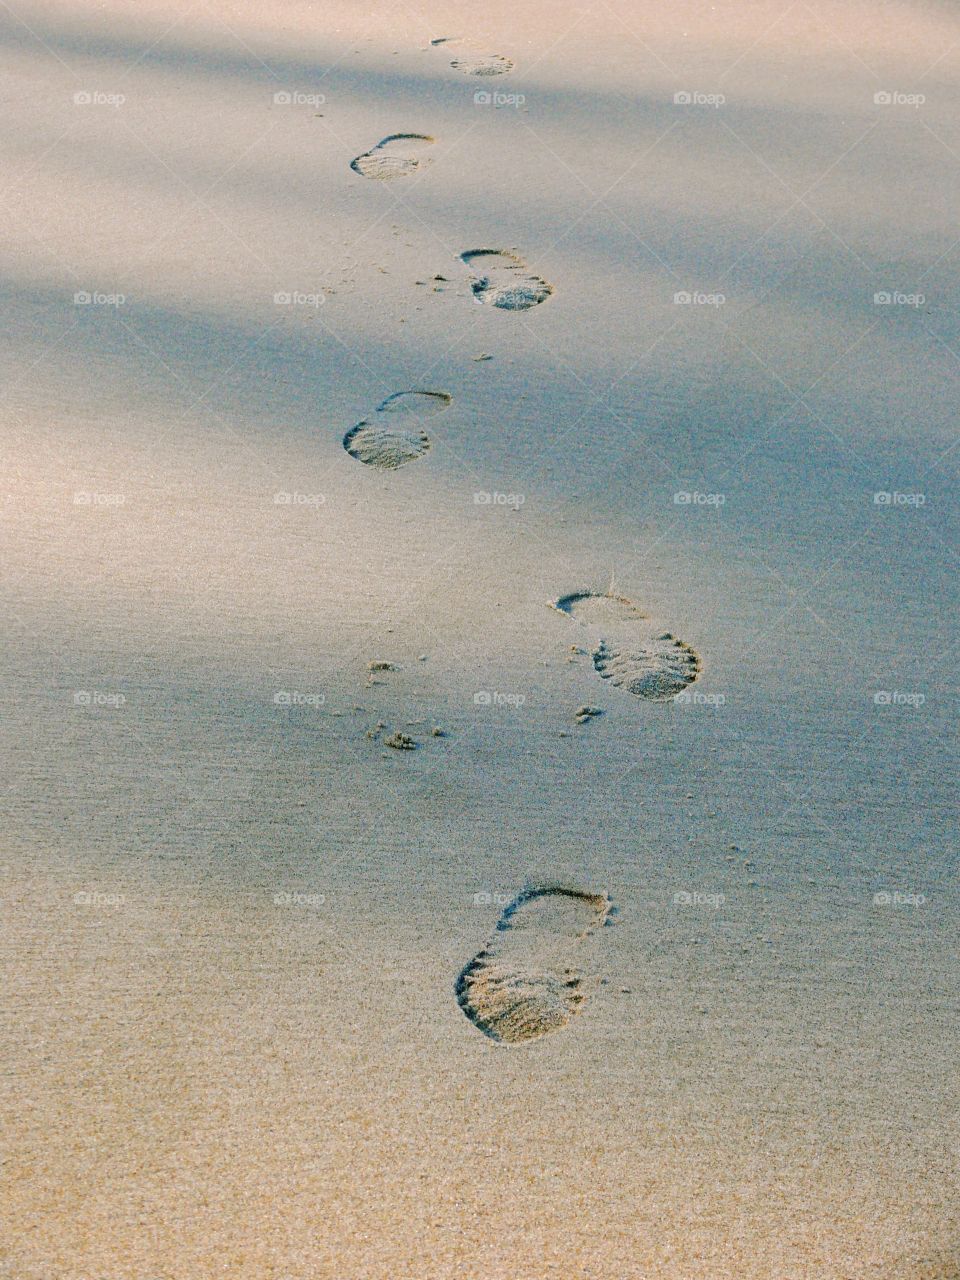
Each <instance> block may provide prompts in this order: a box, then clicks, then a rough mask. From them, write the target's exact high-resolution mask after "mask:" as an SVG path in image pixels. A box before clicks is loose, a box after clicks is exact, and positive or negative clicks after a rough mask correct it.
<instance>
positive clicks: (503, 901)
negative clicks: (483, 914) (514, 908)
mask: <svg viewBox="0 0 960 1280" xmlns="http://www.w3.org/2000/svg"><path fill="white" fill-rule="evenodd" d="M512 901H513V898H511V897H510V895H509V894H508V893H487V892H486V891H485V890H481V892H480V893H475V894H474V895H473V905H474V906H475V907H492V906H493V905H494V904H495V905H496V906H498V907H505V906H507V905H508V903H511V902H512Z"/></svg>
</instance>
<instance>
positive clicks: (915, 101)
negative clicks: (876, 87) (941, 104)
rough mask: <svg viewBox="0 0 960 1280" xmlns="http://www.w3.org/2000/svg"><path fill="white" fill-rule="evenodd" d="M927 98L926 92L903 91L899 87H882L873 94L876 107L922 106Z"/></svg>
mask: <svg viewBox="0 0 960 1280" xmlns="http://www.w3.org/2000/svg"><path fill="white" fill-rule="evenodd" d="M926 100H927V98H926V94H923V93H901V91H900V90H899V89H881V90H880V92H879V93H875V94H874V95H873V105H874V106H875V107H922V106H923V104H924V103H925V102H926Z"/></svg>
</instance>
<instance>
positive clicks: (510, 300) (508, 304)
mask: <svg viewBox="0 0 960 1280" xmlns="http://www.w3.org/2000/svg"><path fill="white" fill-rule="evenodd" d="M460 261H461V262H463V263H464V264H465V265H466V266H467V267H468V268H469V269H470V271H471V272H472V274H473V281H472V282H471V285H470V287H471V289H472V290H473V299H474V302H489V303H491V304H492V305H493V306H495V307H500V309H501V310H502V311H527V310H529V308H530V307H535V306H537V304H538V303H541V302H545V301H546V299H547V298H549V297H550V295H551V293H553V285H550V284H547V282H546V280H543V279H541V277H540V276H537V275H534V274H533V272H532V271H530V269H529V268H528V267H527V264H526V263H525V262H524V261H523V259H522V258H518V257H517V255H516V254H515V253H510V252H509V251H508V250H506V249H469V250H467V252H466V253H461V255H460Z"/></svg>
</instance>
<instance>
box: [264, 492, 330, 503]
mask: <svg viewBox="0 0 960 1280" xmlns="http://www.w3.org/2000/svg"><path fill="white" fill-rule="evenodd" d="M326 500H327V497H326V494H323V493H296V492H294V493H287V491H286V490H285V489H281V490H280V492H279V493H275V494H274V495H273V501H274V503H275V505H276V506H278V507H322V506H323V504H324V503H325V502H326Z"/></svg>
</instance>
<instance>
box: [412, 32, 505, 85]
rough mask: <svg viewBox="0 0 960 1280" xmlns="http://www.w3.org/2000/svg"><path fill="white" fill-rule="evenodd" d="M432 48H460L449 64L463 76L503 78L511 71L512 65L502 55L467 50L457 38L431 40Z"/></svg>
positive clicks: (440, 37) (441, 37)
mask: <svg viewBox="0 0 960 1280" xmlns="http://www.w3.org/2000/svg"><path fill="white" fill-rule="evenodd" d="M430 44H431V45H432V46H433V47H434V48H438V47H440V46H444V47H445V48H457V47H459V48H460V52H459V53H458V55H457V56H456V57H455V58H454V59H453V61H452V62H451V63H450V65H451V67H453V69H454V70H455V71H461V72H463V74H464V75H465V76H503V75H506V74H507V72H508V71H512V70H513V68H514V63H513V62H512V60H511V59H510V58H505V57H504V56H503V54H502V53H477V52H476V51H475V50H473V49H471V48H469V47H468V46H467V45H466V44H465V43H464V41H463V40H462V39H461V38H460V37H459V36H438V37H437V39H436V40H431V41H430Z"/></svg>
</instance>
